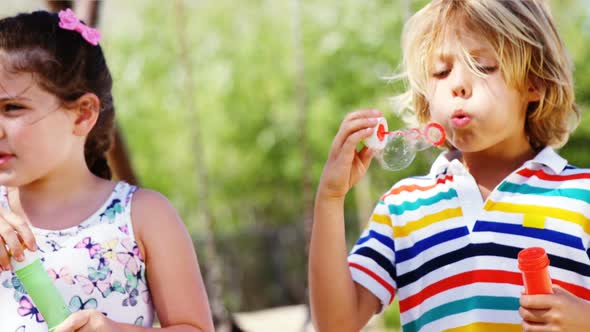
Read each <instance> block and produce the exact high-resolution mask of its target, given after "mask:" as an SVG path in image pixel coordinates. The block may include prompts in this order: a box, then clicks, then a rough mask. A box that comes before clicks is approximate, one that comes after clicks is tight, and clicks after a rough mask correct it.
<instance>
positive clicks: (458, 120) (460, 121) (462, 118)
mask: <svg viewBox="0 0 590 332" xmlns="http://www.w3.org/2000/svg"><path fill="white" fill-rule="evenodd" d="M451 122H452V123H453V126H454V127H456V128H462V127H465V126H467V125H468V124H469V122H471V115H470V114H469V113H467V112H465V111H464V110H462V109H458V110H455V111H454V112H453V115H452V116H451Z"/></svg>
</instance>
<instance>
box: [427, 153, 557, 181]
mask: <svg viewBox="0 0 590 332" xmlns="http://www.w3.org/2000/svg"><path fill="white" fill-rule="evenodd" d="M460 157H461V152H460V151H458V150H449V151H443V152H442V153H441V154H440V155H439V156H438V157H437V158H436V160H435V161H434V162H433V163H432V167H431V168H430V173H429V176H432V177H436V176H437V175H440V174H441V173H443V172H445V171H446V172H448V173H449V174H451V175H462V174H465V173H467V169H466V168H465V166H463V163H461V161H460ZM535 165H540V166H546V167H548V168H549V169H551V171H553V173H554V174H560V173H561V172H562V171H563V170H564V169H565V167H566V166H567V160H565V159H564V158H563V157H561V156H560V155H558V154H557V152H555V150H553V148H552V147H550V146H547V147H545V148H543V150H541V151H540V152H539V153H537V155H536V156H535V158H533V159H531V160H528V161H526V162H525V163H524V165H523V166H524V167H534V166H535Z"/></svg>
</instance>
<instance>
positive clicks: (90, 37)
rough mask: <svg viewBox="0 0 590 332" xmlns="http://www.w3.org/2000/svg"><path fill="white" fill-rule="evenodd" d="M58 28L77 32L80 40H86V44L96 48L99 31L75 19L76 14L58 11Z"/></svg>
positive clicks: (70, 11)
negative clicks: (80, 36)
mask: <svg viewBox="0 0 590 332" xmlns="http://www.w3.org/2000/svg"><path fill="white" fill-rule="evenodd" d="M58 15H59V27H60V28H62V29H65V30H72V31H77V32H79V33H80V35H82V38H84V39H86V41H87V42H89V43H90V44H92V45H94V46H96V45H98V42H99V41H100V37H101V35H100V31H98V30H96V29H93V28H91V27H89V26H87V25H85V24H84V23H82V22H80V20H79V19H78V18H77V17H76V14H74V12H73V11H72V10H71V9H69V8H68V9H66V10H60V11H59V14H58Z"/></svg>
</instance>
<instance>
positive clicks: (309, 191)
mask: <svg viewBox="0 0 590 332" xmlns="http://www.w3.org/2000/svg"><path fill="white" fill-rule="evenodd" d="M292 6H293V9H292V12H293V53H294V64H295V106H296V110H297V114H298V121H297V122H298V123H297V127H298V128H299V133H300V137H299V142H300V143H299V144H300V147H301V177H302V179H301V180H302V181H301V191H302V203H303V204H302V207H303V231H304V234H305V256H306V257H308V256H309V243H310V240H311V229H312V226H313V205H314V204H313V203H314V197H313V192H314V190H313V188H312V182H311V158H310V155H309V144H308V135H307V121H308V104H307V91H306V90H307V85H306V82H305V47H304V42H303V40H304V39H303V27H302V17H301V16H302V8H301V1H300V0H293V2H292ZM307 294H308V284H307V281H305V294H304V299H305V303H306V307H307V310H306V312H307V314H306V318H305V322H304V323H303V326H302V327H301V330H302V331H306V330H307V327H308V326H309V324H310V323H311V311H310V308H309V303H308V302H309V301H308V296H307Z"/></svg>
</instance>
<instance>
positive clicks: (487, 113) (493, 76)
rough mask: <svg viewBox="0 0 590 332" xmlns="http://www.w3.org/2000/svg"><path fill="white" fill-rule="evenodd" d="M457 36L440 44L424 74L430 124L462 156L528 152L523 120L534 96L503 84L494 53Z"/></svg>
mask: <svg viewBox="0 0 590 332" xmlns="http://www.w3.org/2000/svg"><path fill="white" fill-rule="evenodd" d="M457 35H459V36H460V40H457V39H458V38H456V37H453V36H452V34H451V35H450V36H448V38H445V39H444V40H443V42H442V43H441V47H440V48H439V50H441V52H440V53H439V54H436V57H435V59H434V62H433V66H432V68H431V69H430V72H429V76H430V77H429V93H430V95H429V98H428V99H429V106H430V114H431V117H432V120H433V121H436V122H439V123H440V124H442V125H443V126H444V128H445V130H446V131H447V137H448V139H449V140H450V142H451V143H452V145H453V146H455V147H456V148H457V149H459V150H460V151H462V152H467V153H469V152H480V151H486V150H488V149H491V148H496V149H495V151H502V150H503V149H506V148H509V149H512V148H514V149H522V148H530V145H529V143H528V140H527V138H526V133H525V118H526V107H527V104H528V102H529V101H532V99H533V95H530V96H529V95H528V94H523V93H521V92H519V91H517V90H516V89H515V88H513V87H511V86H509V85H508V84H507V83H506V82H505V81H504V78H503V76H502V73H501V70H500V68H499V66H498V60H497V59H496V56H495V53H494V50H493V49H492V48H491V46H490V45H489V44H488V43H487V42H485V41H484V39H483V38H481V36H477V35H474V34H473V33H469V32H467V33H465V32H463V33H458V34H457ZM458 45H463V47H464V48H465V49H467V51H468V52H469V53H470V54H471V56H472V57H473V58H474V59H475V61H476V64H477V66H478V67H479V69H480V70H481V71H482V72H484V73H486V75H484V77H480V76H478V75H477V74H475V73H474V72H472V71H471V70H470V69H469V68H468V66H467V64H465V63H464V62H463V61H462V60H461V55H460V54H461V53H460V52H461V50H460V49H459V48H458V47H457V46H458Z"/></svg>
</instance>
